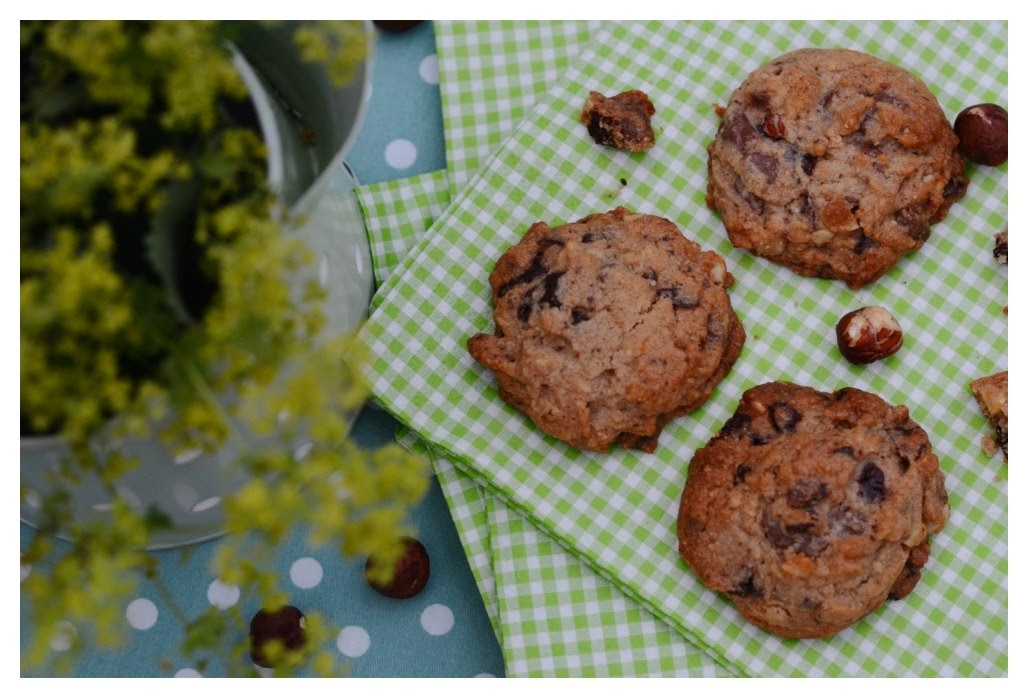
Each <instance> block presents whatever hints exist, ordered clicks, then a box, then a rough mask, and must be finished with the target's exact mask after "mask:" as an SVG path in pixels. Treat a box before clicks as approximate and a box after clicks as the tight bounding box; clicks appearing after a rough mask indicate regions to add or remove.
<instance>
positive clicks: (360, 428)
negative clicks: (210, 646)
mask: <svg viewBox="0 0 1028 698" xmlns="http://www.w3.org/2000/svg"><path fill="white" fill-rule="evenodd" d="M438 83H439V78H438V64H437V61H436V48H435V34H434V30H433V25H432V23H431V22H422V23H420V24H419V25H417V26H416V27H415V28H413V29H411V30H409V31H406V32H403V33H386V32H382V31H376V36H375V62H374V73H373V78H372V87H371V94H370V97H369V99H370V101H369V104H368V107H367V116H366V118H365V121H364V124H363V127H362V130H361V132H360V134H359V135H358V138H357V140H356V141H355V143H354V145H353V147H352V149H351V150H350V153H349V154H348V156H347V163H348V164H349V166H350V167H351V169H352V170H353V172H354V174H355V175H356V177H357V179H358V180H359V181H360V182H362V183H373V182H385V181H388V180H393V179H398V178H402V177H408V176H411V175H417V174H421V173H425V172H431V171H435V170H440V169H442V168H443V167H445V164H446V160H445V154H444V143H443V136H442V116H441V112H440V97H439V86H438ZM396 427H397V423H396V422H395V421H394V420H393V419H392V418H391V417H390V416H388V415H387V414H386V413H385V412H383V411H381V410H379V409H377V408H375V407H374V406H369V407H367V408H365V410H364V411H363V412H362V413H361V415H360V417H359V418H358V420H357V422H356V425H355V427H354V435H355V438H356V440H357V441H358V442H359V443H361V444H362V445H364V446H366V447H368V448H374V447H376V446H378V445H381V444H383V443H386V442H388V441H390V440H392V439H393V434H394V431H395V429H396ZM408 519H409V522H410V523H411V524H412V526H413V527H414V528H415V529H416V530H417V535H418V538H419V539H420V540H421V541H422V543H424V545H425V547H426V549H427V550H428V551H429V555H430V557H431V577H430V580H429V583H428V585H427V586H426V587H425V589H424V590H423V591H422V592H421V593H420V594H419V595H417V596H415V597H413V598H410V599H404V600H396V599H389V598H385V597H383V596H380V595H379V594H378V593H377V592H375V591H374V590H373V589H371V588H370V587H369V586H368V585H367V584H366V583H365V582H364V579H363V570H364V560H363V559H359V560H358V559H346V558H342V557H339V556H338V555H337V554H335V553H334V552H332V551H331V550H330V549H329V548H312V547H310V546H308V544H307V542H306V540H305V537H304V535H303V532H302V531H298V532H297V533H296V534H295V535H294V536H293V538H292V539H291V540H290V541H289V542H288V544H286V545H284V546H283V548H282V550H281V553H280V556H279V558H278V560H277V565H278V571H279V574H280V576H281V579H282V580H283V584H284V586H285V588H286V590H287V591H288V592H289V595H290V603H291V604H292V605H294V606H296V607H298V608H300V609H301V610H304V611H316V612H318V613H320V614H321V615H323V616H324V617H325V618H326V619H327V620H328V621H330V622H331V623H333V624H334V625H335V626H336V627H338V629H339V630H338V633H337V634H336V636H335V638H334V643H335V650H336V651H337V652H338V653H339V657H340V659H341V660H342V661H343V662H344V667H345V669H346V671H347V672H349V673H348V675H349V676H353V677H475V676H483V677H490V676H503V675H504V667H503V659H502V656H501V653H500V649H499V646H498V644H497V640H496V637H495V635H494V632H493V628H492V626H491V625H490V622H489V618H488V616H487V614H486V612H485V609H484V607H483V604H482V599H481V596H480V595H479V593H478V589H477V586H476V584H475V580H474V577H473V576H472V573H471V570H470V568H469V565H468V560H467V557H466V555H465V553H464V550H463V548H462V547H461V543H460V540H459V539H458V536H457V532H456V530H455V528H454V524H453V520H452V518H451V516H450V513H449V510H448V507H447V504H446V501H445V499H444V497H443V494H442V492H441V490H440V487H439V484H438V481H437V480H436V479H435V478H434V477H433V478H432V481H431V483H430V487H429V490H428V493H427V494H426V495H425V497H424V499H423V500H422V501H421V502H420V503H419V504H418V505H417V506H415V507H414V508H413V509H412V510H411V511H410V512H409V517H408ZM32 535H33V531H32V529H31V528H30V527H28V526H27V525H25V524H22V525H21V546H22V547H23V548H24V546H25V545H26V544H27V541H28V540H29V539H30V537H31V536H32ZM215 548H216V544H214V543H202V544H196V545H190V546H185V547H182V548H177V549H171V550H166V551H162V552H159V553H157V559H158V574H159V575H160V577H161V578H162V579H163V580H164V581H165V583H166V584H167V586H168V589H169V591H170V593H171V594H172V595H173V596H174V599H175V602H176V603H177V604H178V605H179V606H180V607H181V608H182V610H183V611H184V612H185V613H186V614H187V615H188V616H190V617H196V616H198V615H199V614H201V613H202V612H203V611H204V610H206V609H207V608H209V607H210V606H212V605H213V606H217V607H221V608H227V607H232V606H235V605H237V604H243V605H245V602H244V601H242V600H241V599H240V594H239V590H238V589H237V588H235V587H233V586H230V585H225V584H222V583H220V582H219V581H218V580H216V579H214V578H213V577H212V574H211V572H210V562H211V557H212V555H213V554H214V551H215ZM31 574H33V570H32V569H31V567H25V566H23V567H22V569H21V578H22V580H24V579H26V578H27V577H28V576H29V575H31ZM239 610H240V611H241V612H242V615H243V616H244V617H245V618H250V617H251V616H252V615H253V614H254V613H256V611H257V610H258V609H257V608H256V607H254V608H249V607H240V609H239ZM124 622H125V624H126V626H127V628H128V642H127V644H126V645H124V646H123V647H121V648H119V649H117V650H114V651H87V652H86V653H85V655H84V656H83V657H82V658H81V660H80V661H79V662H78V663H77V664H76V665H75V668H74V673H73V675H74V676H79V677H197V676H205V677H218V676H223V675H224V671H223V667H222V666H221V665H219V664H218V662H217V661H213V662H211V663H209V664H207V665H206V666H204V667H196V666H192V665H191V664H189V663H188V661H187V659H186V658H185V657H184V656H183V655H182V654H181V653H180V652H179V647H180V645H181V642H182V640H183V635H182V633H183V629H182V626H181V624H180V623H179V622H178V621H176V619H175V618H174V617H173V614H172V612H171V609H170V607H169V605H168V604H167V603H166V602H165V601H164V600H163V597H162V595H161V593H160V591H159V590H158V589H157V588H156V587H154V586H153V585H152V584H151V583H149V582H144V583H143V584H142V585H141V586H140V587H139V590H138V596H137V597H136V598H135V599H133V600H131V601H130V602H129V603H128V604H127V605H126V607H125V609H124ZM29 629H30V626H29V615H28V609H26V608H25V607H24V605H22V608H21V646H22V648H23V649H24V648H25V647H26V643H27V637H28V635H27V633H28V631H29ZM57 645H58V646H55V647H54V648H53V649H54V650H55V652H60V651H61V650H62V647H61V646H60V643H59V642H58V643H57Z"/></svg>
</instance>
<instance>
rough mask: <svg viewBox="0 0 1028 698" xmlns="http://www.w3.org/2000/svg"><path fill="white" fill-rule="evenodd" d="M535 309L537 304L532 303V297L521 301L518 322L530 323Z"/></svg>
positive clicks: (526, 297)
mask: <svg viewBox="0 0 1028 698" xmlns="http://www.w3.org/2000/svg"><path fill="white" fill-rule="evenodd" d="M534 307H535V303H533V302H532V297H531V296H525V297H524V298H523V299H522V300H521V305H519V306H518V320H520V321H521V322H528V319H529V318H530V317H532V309H533V308H534Z"/></svg>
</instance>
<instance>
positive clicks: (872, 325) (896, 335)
mask: <svg viewBox="0 0 1028 698" xmlns="http://www.w3.org/2000/svg"><path fill="white" fill-rule="evenodd" d="M835 336H836V339H837V340H838V343H839V351H840V352H842V355H843V356H844V357H845V358H846V360H847V361H849V362H850V363H854V364H869V363H871V362H873V361H878V360H880V359H884V358H886V357H888V356H892V355H893V354H895V353H896V352H897V351H899V349H900V347H901V346H903V329H902V328H901V327H900V325H899V323H898V322H896V318H894V317H893V316H892V314H891V313H890V312H889V311H888V310H886V309H885V308H882V307H881V306H877V305H872V306H868V307H866V308H860V309H858V310H853V311H851V312H849V313H846V314H845V315H843V316H842V317H841V318H840V319H839V322H838V323H837V324H836V326H835Z"/></svg>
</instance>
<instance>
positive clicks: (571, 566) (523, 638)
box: [358, 21, 717, 676]
mask: <svg viewBox="0 0 1028 698" xmlns="http://www.w3.org/2000/svg"><path fill="white" fill-rule="evenodd" d="M591 24H593V25H595V24H596V23H591ZM588 29H589V27H588V26H587V24H586V23H576V22H570V23H569V22H532V21H530V22H520V21H507V22H470V23H437V26H436V37H437V43H438V44H439V48H440V50H439V51H438V55H439V65H440V75H441V82H442V84H443V86H444V87H445V86H452V85H454V84H456V81H457V80H458V79H463V80H464V81H465V83H463V84H462V85H461V86H460V88H459V89H451V90H450V91H449V94H450V95H451V97H452V96H453V95H469V94H476V93H477V96H476V99H478V100H481V101H483V102H485V100H486V99H487V97H488V98H489V99H492V100H494V101H495V100H496V99H497V96H498V94H499V91H500V90H499V89H496V88H498V87H499V88H502V87H503V85H493V84H488V85H486V84H483V83H484V82H488V80H494V81H495V80H499V81H501V82H502V81H505V80H506V77H505V76H506V75H508V74H510V75H516V76H520V79H521V84H525V81H524V77H525V76H529V75H532V76H535V79H536V81H537V83H538V84H537V86H536V87H535V88H534V89H522V90H520V91H519V92H518V94H517V95H516V96H514V97H512V96H511V95H509V94H508V95H505V99H506V102H505V105H506V109H499V108H496V107H495V105H493V104H487V105H486V107H485V109H484V117H483V118H482V119H481V120H479V121H478V122H477V123H476V124H475V127H474V128H469V129H463V128H462V124H463V122H462V120H461V118H460V117H461V114H460V112H461V110H462V109H463V108H464V107H463V105H461V104H460V102H459V101H458V100H455V99H452V98H451V99H448V100H447V101H446V107H445V109H444V121H445V123H446V130H447V133H450V134H451V137H450V138H449V141H448V142H449V144H450V145H451V147H455V144H457V143H460V148H459V151H460V152H467V153H479V152H482V153H484V152H485V151H486V150H487V149H488V147H489V146H490V144H496V143H499V141H500V138H499V135H500V134H501V133H504V132H508V131H509V130H510V127H511V125H512V124H511V121H510V118H511V115H510V113H509V111H510V107H511V106H512V105H516V107H517V108H518V110H519V111H521V112H523V111H524V109H525V108H527V107H529V106H530V104H529V102H530V101H532V100H534V99H536V98H537V97H538V96H539V95H540V94H542V93H544V92H545V85H546V84H548V83H547V81H546V78H547V76H548V75H552V71H554V70H561V71H562V70H563V69H565V68H566V66H567V64H568V63H569V62H570V60H571V58H572V57H573V56H576V55H578V54H579V53H580V52H581V48H582V46H584V45H585V43H586V40H587V39H588ZM483 33H484V34H486V35H487V36H488V39H489V41H482V40H481V35H482V34H483ZM501 36H502V37H504V39H503V40H498V39H499V37H501ZM526 36H527V37H536V36H537V37H540V38H538V39H531V40H527V41H526ZM555 36H558V37H560V40H559V41H557V42H556V43H554V41H553V39H552V37H555ZM491 42H492V43H491ZM493 43H496V44H503V45H507V46H516V47H517V49H518V50H517V51H515V52H514V53H510V54H507V55H501V54H497V53H496V52H494V51H491V46H492V45H493ZM541 55H546V56H549V57H550V62H549V63H545V62H543V61H541V60H540V56H541ZM486 76H489V77H488V79H487V77H486ZM469 80H470V82H469ZM478 111H479V112H481V111H483V110H481V109H479V110H478ZM490 134H493V136H492V137H491V138H490ZM449 160H450V161H451V163H456V164H451V176H455V177H461V176H462V175H461V174H460V172H461V170H462V166H469V161H468V160H466V159H465V160H463V161H461V160H460V158H458V157H450V158H449ZM468 176H469V175H468ZM468 176H464V177H463V178H464V179H467V178H468ZM358 196H359V199H360V202H361V205H362V207H363V208H364V214H365V220H366V223H367V228H368V235H369V238H370V240H371V244H372V258H373V261H374V266H375V275H376V279H377V280H378V281H379V283H381V282H383V281H384V280H385V279H386V278H387V277H388V275H389V274H390V273H391V272H392V270H393V269H394V268H395V266H396V264H397V263H398V261H399V260H400V259H402V257H403V256H404V254H405V253H406V251H407V250H408V249H409V248H410V247H411V246H413V245H414V243H415V242H416V241H417V240H418V239H419V238H420V236H421V235H422V234H423V233H424V231H425V229H427V228H428V226H429V225H430V223H431V221H432V220H433V219H434V218H436V217H437V216H438V214H439V212H440V211H442V210H443V209H444V208H445V206H446V203H447V202H448V201H449V200H450V196H449V190H448V188H447V173H444V172H433V173H429V174H425V175H418V176H415V177H410V178H407V179H403V180H392V181H388V182H382V183H378V184H372V185H368V186H365V187H361V188H360V189H358ZM380 297H381V296H376V297H375V299H374V300H373V301H372V306H373V307H374V306H375V305H376V304H377V300H378V299H379V298H380ZM399 441H400V442H401V443H403V444H404V445H406V446H408V447H409V448H412V449H414V450H416V451H418V452H420V453H422V454H425V455H427V456H428V457H429V458H430V459H431V461H432V464H433V468H434V470H435V471H436V474H437V477H438V480H439V482H440V484H441V486H442V490H443V493H444V496H445V497H446V499H447V504H448V505H449V507H450V510H451V515H452V517H453V520H454V522H455V524H456V527H457V530H458V533H459V534H460V539H461V541H462V544H463V546H464V549H465V552H466V554H467V556H468V560H469V563H470V566H471V569H472V572H473V574H474V575H475V578H476V581H477V582H478V586H479V589H480V591H481V595H482V599H483V601H484V604H485V607H486V610H487V613H488V616H489V619H490V621H491V622H492V625H493V628H494V631H495V632H496V635H497V637H498V638H500V639H501V644H502V645H503V647H504V649H505V660H506V664H507V675H508V676H519V675H523V676H533V675H585V676H600V675H613V676H617V675H623V674H630V675H648V676H653V675H670V676H678V675H683V672H686V673H687V675H698V676H707V675H711V674H713V673H714V672H716V671H717V669H716V664H715V663H714V662H713V661H711V660H710V659H709V658H707V657H706V656H705V655H703V654H702V653H701V652H699V651H698V650H697V649H696V648H695V647H693V646H692V645H690V644H689V643H688V642H687V641H686V640H684V639H683V638H682V637H681V636H680V635H678V634H676V633H674V632H671V631H670V630H669V629H668V628H667V626H666V625H665V624H663V623H661V622H660V621H657V620H655V619H654V618H653V616H652V614H650V613H649V612H648V611H646V610H645V609H643V608H642V607H641V606H639V605H638V604H637V603H635V602H634V601H632V600H630V599H629V598H628V597H626V596H625V595H624V594H622V593H621V592H620V591H619V590H618V589H617V588H616V587H613V586H611V585H610V584H609V583H608V582H606V581H605V580H603V579H602V578H601V577H598V576H597V575H596V574H595V573H594V572H593V571H592V570H591V569H590V568H589V567H587V566H585V565H583V564H582V562H581V561H580V560H578V559H577V558H574V557H573V556H570V555H568V554H567V553H566V552H565V551H564V550H563V549H562V548H560V547H559V546H558V545H556V544H555V543H553V542H552V540H550V539H549V538H547V537H546V536H545V534H543V533H541V532H539V531H538V530H537V529H536V528H535V527H534V526H532V525H531V523H529V522H527V521H526V520H525V519H524V518H523V517H521V516H520V515H519V514H517V513H516V512H515V511H513V510H511V509H510V508H509V507H507V506H506V505H505V504H504V503H503V502H502V500H499V499H497V498H495V497H493V496H490V495H489V494H488V493H487V492H484V491H483V490H482V488H480V487H479V486H477V485H476V484H475V482H474V480H473V479H472V478H471V477H469V476H467V475H465V474H463V473H462V472H461V471H459V470H458V469H457V468H456V466H454V465H453V463H452V462H451V461H449V460H447V459H445V458H443V457H441V456H439V454H437V453H434V452H433V451H432V450H431V449H429V448H428V447H427V446H426V445H425V444H424V443H423V442H421V441H419V440H418V439H416V438H415V437H413V435H412V434H410V432H408V431H406V430H404V429H403V428H402V427H401V429H400V433H399ZM487 509H488V512H487ZM497 511H499V512H501V513H502V516H500V517H495V516H493V517H490V518H493V519H496V518H499V520H500V521H501V523H500V524H499V528H500V534H501V535H502V536H504V538H502V539H501V540H502V541H504V542H505V541H506V538H508V537H509V536H510V534H509V533H508V532H507V531H506V527H505V526H504V524H503V522H505V521H508V520H514V521H517V522H519V523H520V526H519V527H518V529H517V530H518V531H519V532H520V533H521V534H522V536H525V535H526V533H525V531H530V532H531V535H532V537H531V538H524V537H523V538H522V539H521V542H520V543H519V544H518V545H517V546H516V548H515V549H516V550H517V551H518V552H519V554H520V555H522V556H523V557H526V558H528V559H531V560H533V561H534V563H533V564H532V565H531V569H532V570H533V571H534V572H537V573H538V574H540V575H541V578H540V579H544V580H545V581H540V582H539V584H541V585H543V587H542V588H543V591H541V592H540V589H539V586H538V585H537V583H536V581H534V580H533V581H531V582H530V583H531V584H532V585H533V587H532V588H533V592H534V593H536V594H540V593H541V594H543V598H552V599H556V600H557V601H558V602H559V603H558V604H557V605H556V606H555V607H554V608H555V609H556V611H557V614H556V615H554V616H552V617H551V618H550V619H549V621H548V622H546V623H542V622H539V621H538V619H534V620H533V621H530V622H527V623H526V622H522V621H521V619H520V616H519V609H518V608H517V606H516V605H513V604H505V606H506V607H505V611H509V612H510V613H511V614H512V615H513V618H512V620H511V621H510V625H509V627H508V628H507V630H506V632H505V633H504V631H503V623H504V621H503V620H502V619H501V618H500V612H499V609H498V607H497V602H496V583H495V577H494V575H493V571H492V559H493V558H495V557H498V555H499V554H502V553H506V552H508V550H509V549H510V548H509V547H508V546H507V545H505V544H503V543H501V546H500V547H499V549H498V550H497V551H495V552H494V551H491V550H490V545H489V534H490V530H489V526H488V525H487V523H488V521H487V513H489V514H495V513H496V512H497ZM536 542H540V543H541V542H545V547H542V546H540V545H537V544H536ZM541 562H546V563H547V564H546V565H542V564H540V563H541ZM517 581H518V578H517V577H514V578H511V579H510V580H509V581H508V582H507V584H506V585H505V588H504V589H503V590H501V592H503V591H507V590H514V593H507V594H506V597H507V598H508V599H517V598H520V594H519V593H518V592H517V589H518V586H517ZM554 594H557V595H558V596H554ZM579 606H581V607H583V608H587V609H598V608H604V609H606V608H611V610H610V612H606V611H604V612H602V613H596V612H595V611H594V612H592V613H581V612H578V611H577V610H575V609H577V608H578V607H579ZM625 609H630V610H628V611H627V612H626V610H625ZM569 611H570V612H571V615H569ZM551 612H552V609H551ZM558 620H559V622H558V623H557V626H559V629H560V633H559V635H554V634H553V633H552V632H551V628H553V627H555V626H554V622H555V621H558ZM597 638H604V639H603V641H602V642H598V641H597ZM541 647H548V648H550V649H549V651H548V656H547V658H546V659H544V660H542V661H537V660H536V661H534V658H537V657H538V652H539V648H541ZM656 648H660V650H659V651H655V650H656ZM633 654H634V655H636V656H635V657H634V661H633V662H632V667H631V669H630V670H629V669H628V668H627V664H626V663H625V662H626V657H629V656H632V655H633ZM654 658H657V659H658V661H657V662H654V661H653V660H654ZM660 658H663V659H660ZM668 658H673V659H674V661H671V662H670V663H669V662H668ZM682 658H686V659H685V661H683V660H682Z"/></svg>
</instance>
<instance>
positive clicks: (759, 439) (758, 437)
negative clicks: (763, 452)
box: [750, 432, 771, 446]
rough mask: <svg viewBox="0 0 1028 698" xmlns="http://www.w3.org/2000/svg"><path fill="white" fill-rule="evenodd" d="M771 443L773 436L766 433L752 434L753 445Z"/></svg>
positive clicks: (751, 442) (751, 441)
mask: <svg viewBox="0 0 1028 698" xmlns="http://www.w3.org/2000/svg"><path fill="white" fill-rule="evenodd" d="M769 443H771V437H770V436H767V435H765V434H758V433H756V432H753V433H751V434H750V444H751V445H753V446H764V445H766V444H769Z"/></svg>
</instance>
